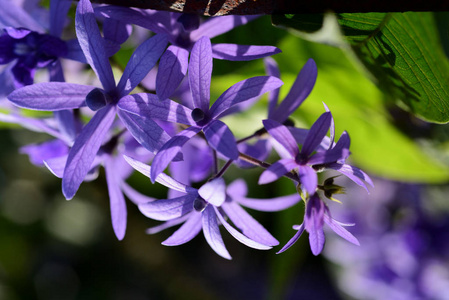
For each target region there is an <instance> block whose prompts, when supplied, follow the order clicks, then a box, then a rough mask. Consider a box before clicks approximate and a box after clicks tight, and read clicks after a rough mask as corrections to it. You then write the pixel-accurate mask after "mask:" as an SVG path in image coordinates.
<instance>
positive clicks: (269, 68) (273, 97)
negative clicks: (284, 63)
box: [263, 57, 281, 119]
mask: <svg viewBox="0 0 449 300" xmlns="http://www.w3.org/2000/svg"><path fill="white" fill-rule="evenodd" d="M263 62H264V64H265V73H267V75H269V76H274V77H276V78H281V73H280V72H279V68H278V65H277V63H276V61H275V60H274V59H273V58H271V57H266V58H265V59H264V61H263ZM279 91H280V89H279V88H277V89H275V90H272V91H271V92H270V93H269V94H268V119H273V118H272V114H273V112H274V110H275V108H276V106H277V103H278V99H279Z"/></svg>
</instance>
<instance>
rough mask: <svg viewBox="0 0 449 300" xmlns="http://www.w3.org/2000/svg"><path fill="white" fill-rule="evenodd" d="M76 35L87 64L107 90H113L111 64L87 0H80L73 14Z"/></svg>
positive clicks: (113, 82)
mask: <svg viewBox="0 0 449 300" xmlns="http://www.w3.org/2000/svg"><path fill="white" fill-rule="evenodd" d="M75 29H76V36H77V38H78V41H79V43H80V46H81V49H83V52H84V55H85V56H86V60H87V62H88V63H89V65H90V66H91V67H92V69H93V70H94V72H95V73H96V74H97V76H98V79H100V81H101V84H102V85H103V87H104V89H105V90H106V91H107V92H110V91H112V90H114V88H115V81H114V75H113V74H112V68H111V64H110V63H109V60H108V57H107V55H106V51H105V45H104V40H103V37H102V36H101V34H100V29H99V28H98V25H97V21H96V19H95V15H94V11H93V8H92V5H91V4H90V2H89V1H88V0H80V2H79V3H78V6H77V11H76V16H75Z"/></svg>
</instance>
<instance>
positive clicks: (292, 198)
mask: <svg viewBox="0 0 449 300" xmlns="http://www.w3.org/2000/svg"><path fill="white" fill-rule="evenodd" d="M234 200H235V201H237V202H238V203H239V204H241V205H243V206H245V207H248V208H252V209H255V210H259V211H281V210H284V209H287V208H289V207H292V206H293V205H295V204H296V203H298V202H299V201H301V196H300V195H299V194H293V195H288V196H281V197H277V198H271V199H253V198H245V197H239V198H234Z"/></svg>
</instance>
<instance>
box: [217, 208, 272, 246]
mask: <svg viewBox="0 0 449 300" xmlns="http://www.w3.org/2000/svg"><path fill="white" fill-rule="evenodd" d="M222 208H223V210H224V212H225V213H226V215H227V216H228V217H229V219H231V221H232V223H234V225H235V226H236V227H237V228H239V229H240V230H241V231H242V233H243V234H244V235H245V236H247V237H248V238H250V239H251V240H253V241H255V242H257V243H260V244H262V245H266V246H276V245H279V242H278V240H276V239H275V238H274V237H273V236H272V235H271V234H270V233H269V232H268V231H267V230H266V229H265V228H264V227H263V226H262V225H261V224H260V223H259V222H257V221H256V220H255V219H254V218H253V217H251V216H250V215H249V214H248V213H247V212H246V211H245V210H244V209H243V208H241V207H240V205H238V204H237V203H236V202H234V201H231V202H226V203H225V204H223V206H222ZM217 215H218V216H219V217H218V218H219V219H220V221H221V218H220V217H221V216H220V215H219V214H218V213H217ZM221 222H222V223H223V221H221ZM224 224H225V223H223V225H224ZM228 225H229V224H228ZM226 229H227V228H226ZM250 247H251V246H250ZM253 248H254V247H253ZM270 248H271V247H270ZM257 249H259V248H257Z"/></svg>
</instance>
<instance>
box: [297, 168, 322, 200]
mask: <svg viewBox="0 0 449 300" xmlns="http://www.w3.org/2000/svg"><path fill="white" fill-rule="evenodd" d="M298 175H299V179H300V180H301V184H302V186H303V187H304V188H305V189H306V191H307V192H308V193H309V194H310V195H311V194H313V193H315V191H316V188H317V186H318V176H317V174H316V171H315V170H314V169H313V168H311V167H309V166H306V165H302V166H300V167H299V168H298Z"/></svg>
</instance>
